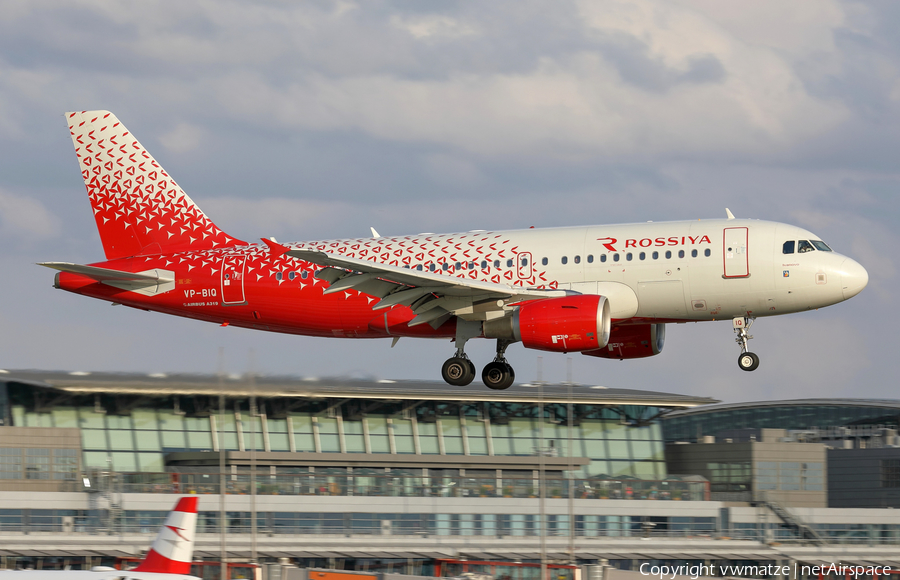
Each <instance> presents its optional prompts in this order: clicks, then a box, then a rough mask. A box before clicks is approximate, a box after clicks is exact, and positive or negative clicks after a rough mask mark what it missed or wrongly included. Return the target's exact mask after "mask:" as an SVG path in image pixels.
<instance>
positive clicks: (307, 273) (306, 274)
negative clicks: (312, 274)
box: [300, 270, 309, 280]
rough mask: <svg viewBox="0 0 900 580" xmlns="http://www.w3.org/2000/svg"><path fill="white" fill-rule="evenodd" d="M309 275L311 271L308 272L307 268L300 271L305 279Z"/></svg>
mask: <svg viewBox="0 0 900 580" xmlns="http://www.w3.org/2000/svg"><path fill="white" fill-rule="evenodd" d="M308 276H309V272H307V271H306V270H303V271H302V272H300V277H301V278H303V279H304V280H306V278H307V277H308Z"/></svg>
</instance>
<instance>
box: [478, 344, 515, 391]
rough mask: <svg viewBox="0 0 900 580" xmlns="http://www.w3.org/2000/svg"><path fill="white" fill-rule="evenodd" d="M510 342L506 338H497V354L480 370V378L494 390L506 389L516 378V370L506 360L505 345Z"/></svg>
mask: <svg viewBox="0 0 900 580" xmlns="http://www.w3.org/2000/svg"><path fill="white" fill-rule="evenodd" d="M510 344H512V343H511V342H510V341H508V340H503V339H497V356H495V357H494V360H493V361H492V362H489V363H488V364H486V365H485V366H484V370H483V371H481V380H482V381H483V382H484V384H485V385H487V387H488V388H491V389H494V390H495V391H501V390H503V389H508V388H509V387H510V386H511V385H512V384H513V381H515V380H516V371H514V370H513V368H512V366H510V364H509V363H508V362H506V356H505V355H506V347H508V346H509V345H510Z"/></svg>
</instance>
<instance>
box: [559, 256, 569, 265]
mask: <svg viewBox="0 0 900 580" xmlns="http://www.w3.org/2000/svg"><path fill="white" fill-rule="evenodd" d="M561 261H562V263H563V265H566V264H568V263H569V258H567V257H566V256H563V257H562V260H561Z"/></svg>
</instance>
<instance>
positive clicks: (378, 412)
mask: <svg viewBox="0 0 900 580" xmlns="http://www.w3.org/2000/svg"><path fill="white" fill-rule="evenodd" d="M158 402H159V405H158V406H156V407H155V408H153V407H140V408H133V409H128V411H127V413H121V414H113V413H110V412H107V410H106V409H105V408H102V407H101V408H98V406H97V405H96V404H95V405H93V406H72V407H63V406H60V407H55V408H53V409H52V410H50V411H47V412H41V413H38V412H35V411H31V410H28V409H27V407H26V406H25V405H22V404H16V402H15V401H14V402H13V405H12V409H11V411H12V412H11V418H12V422H13V425H19V426H35V427H78V428H80V429H81V437H82V449H83V465H84V466H85V468H102V469H108V468H111V469H112V470H113V471H116V472H120V473H132V472H144V473H153V472H162V471H165V455H166V454H168V453H173V452H189V451H218V450H219V446H220V441H221V446H222V448H223V449H225V450H228V451H249V450H250V449H251V448H255V449H256V450H258V451H282V452H287V451H297V452H311V453H345V454H355V453H370V454H387V453H393V454H417V455H445V456H537V455H539V454H542V453H543V454H544V455H547V456H554V457H567V453H568V452H569V449H568V448H569V441H570V439H571V453H572V456H573V457H580V458H588V459H589V460H590V462H589V463H588V464H587V465H586V466H585V467H584V468H582V469H580V470H579V473H577V474H576V476H578V477H583V478H594V477H596V478H621V477H635V478H640V479H648V480H656V479H664V478H665V477H666V471H665V457H664V453H665V451H664V444H663V438H662V431H661V428H660V425H659V424H658V423H657V422H653V423H650V424H645V422H644V421H642V420H643V419H647V418H650V417H653V416H654V415H656V413H657V412H658V409H656V408H655V407H643V406H620V407H615V408H611V407H606V406H599V405H573V406H572V408H573V417H572V424H573V425H572V432H571V434H570V433H569V420H568V417H567V415H566V413H567V405H565V404H547V405H545V406H544V415H543V418H539V417H538V405H535V404H533V403H499V402H490V403H456V402H454V403H447V402H434V401H424V402H419V401H411V402H407V403H406V406H404V403H402V402H396V403H384V404H381V405H376V406H377V407H380V408H378V409H374V410H372V411H367V412H365V413H361V412H359V409H360V408H362V407H363V405H366V404H368V405H371V402H367V401H366V400H352V399H351V400H343V401H335V402H332V401H327V402H326V401H315V400H314V401H309V402H308V403H307V404H305V405H303V406H304V407H307V408H308V410H307V409H304V411H302V412H285V413H281V412H279V413H278V414H274V413H273V416H272V417H269V416H267V412H266V411H267V407H268V409H273V408H275V407H277V401H275V402H274V403H273V402H266V401H262V402H261V403H260V413H259V415H258V416H256V417H254V416H252V415H251V414H250V413H249V411H248V409H249V401H248V400H229V401H228V404H227V409H226V412H225V413H224V414H220V413H219V412H218V411H217V410H212V411H211V410H210V409H209V406H208V405H207V406H206V407H205V408H204V409H202V412H199V413H198V412H197V411H196V409H194V410H190V409H189V410H188V411H185V410H183V409H182V408H181V407H180V405H179V404H176V403H173V401H172V400H171V398H170V399H165V398H160V399H159V401H158ZM182 403H183V402H182ZM410 403H412V404H411V405H410ZM273 405H274V406H273ZM185 406H186V405H185ZM410 407H412V408H410ZM542 446H543V447H542ZM16 461H20V462H22V464H23V465H25V472H26V473H28V474H30V475H29V477H33V478H51V477H56V475H55V474H56V473H63V472H66V471H65V470H66V469H70V467H71V463H67V461H69V459H66V458H63V457H59V458H57V457H56V456H49V455H48V456H41V455H39V454H35V455H26V456H23V457H20V458H18V459H16V457H12V456H10V457H7V456H6V455H0V473H6V472H7V471H8V470H12V471H18V470H19V468H18V467H16V466H17V465H18V464H17V463H16ZM51 465H52V466H53V467H52V469H51V467H50V466H51ZM66 466H68V467H66ZM7 468H9V469H7Z"/></svg>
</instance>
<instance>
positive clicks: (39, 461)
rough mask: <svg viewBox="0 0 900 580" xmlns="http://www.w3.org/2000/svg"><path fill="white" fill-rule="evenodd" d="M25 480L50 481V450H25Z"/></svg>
mask: <svg viewBox="0 0 900 580" xmlns="http://www.w3.org/2000/svg"><path fill="white" fill-rule="evenodd" d="M25 479H50V450H49V449H26V450H25Z"/></svg>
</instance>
